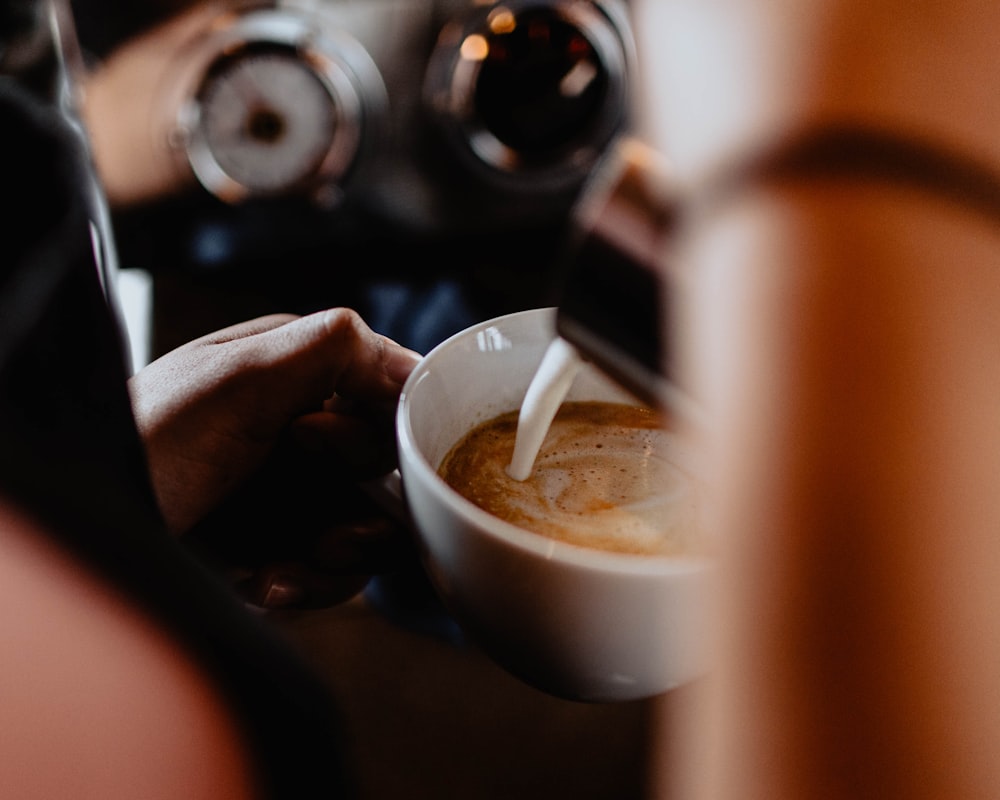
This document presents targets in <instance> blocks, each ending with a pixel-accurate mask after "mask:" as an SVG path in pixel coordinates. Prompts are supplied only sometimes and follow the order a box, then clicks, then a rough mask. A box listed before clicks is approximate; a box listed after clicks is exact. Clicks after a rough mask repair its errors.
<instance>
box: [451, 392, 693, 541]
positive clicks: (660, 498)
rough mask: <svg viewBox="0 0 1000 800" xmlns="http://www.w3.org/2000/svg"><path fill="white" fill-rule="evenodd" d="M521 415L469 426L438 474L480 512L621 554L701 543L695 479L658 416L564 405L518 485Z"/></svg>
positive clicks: (638, 409) (641, 410)
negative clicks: (515, 467)
mask: <svg viewBox="0 0 1000 800" xmlns="http://www.w3.org/2000/svg"><path fill="white" fill-rule="evenodd" d="M517 426H518V412H517V411H509V412H506V413H504V414H500V415H499V416H497V417H494V418H492V419H490V420H487V421H486V422H483V423H481V424H479V425H477V426H476V427H475V428H473V429H472V430H471V431H470V432H469V433H467V434H466V435H465V436H464V437H462V439H461V440H460V441H459V442H458V444H456V445H455V446H454V447H453V448H452V449H451V450H450V451H449V452H448V454H447V455H446V456H445V458H444V461H443V462H442V463H441V466H440V468H439V469H438V472H439V474H440V475H441V477H442V478H443V479H444V480H445V482H446V483H447V484H448V485H449V486H451V487H452V488H453V489H454V490H455V491H456V492H458V493H459V494H461V495H462V496H463V497H465V498H466V499H468V500H470V501H472V502H473V503H475V504H476V505H477V506H479V507H480V508H482V509H483V510H484V511H487V512H488V513H490V514H493V515H494V516H496V517H499V518H500V519H503V520H506V521H507V522H510V523H512V524H514V525H517V526H519V527H522V528H525V529H526V530H529V531H533V532H534V533H538V534H540V535H542V536H547V537H549V538H552V539H556V540H558V541H563V542H568V543H570V544H574V545H578V546H581V547H593V548H597V549H601V550H609V551H612V552H618V553H632V554H645V555H665V556H666V555H684V554H691V553H693V552H696V551H697V549H698V548H699V547H701V546H702V545H703V537H702V536H701V535H700V534H699V525H698V504H697V492H696V482H695V480H694V477H693V476H692V475H690V474H689V473H687V472H686V471H685V470H684V469H683V467H682V465H681V463H679V462H680V460H681V459H680V449H679V448H678V447H677V446H676V444H675V443H674V441H673V437H672V435H671V433H670V432H669V431H668V430H667V428H666V422H665V420H664V418H663V415H662V414H661V413H659V412H657V411H654V410H652V409H649V408H645V407H642V406H635V405H630V404H626V403H614V402H607V401H596V400H590V401H581V400H577V401H570V402H564V403H563V404H562V405H561V406H560V407H559V410H558V411H557V412H556V415H555V417H554V418H553V420H552V422H551V424H550V426H549V428H548V431H547V433H546V435H545V438H544V440H543V442H542V445H541V449H540V450H539V452H538V455H537V456H536V458H535V460H534V464H533V468H532V470H531V472H530V474H529V475H528V477H527V478H526V479H525V480H515V479H514V478H513V477H511V474H510V470H509V465H510V463H511V461H512V457H513V452H514V446H515V442H516V437H517Z"/></svg>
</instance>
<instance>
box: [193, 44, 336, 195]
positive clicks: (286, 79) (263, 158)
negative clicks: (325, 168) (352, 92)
mask: <svg viewBox="0 0 1000 800" xmlns="http://www.w3.org/2000/svg"><path fill="white" fill-rule="evenodd" d="M199 101H200V117H199V129H200V130H199V134H200V136H201V137H202V141H203V142H204V145H205V146H206V147H207V149H208V151H209V153H210V156H211V160H212V161H214V166H215V167H216V169H218V170H221V172H223V173H224V174H225V175H226V176H227V177H228V178H229V179H231V180H232V181H234V182H235V183H237V184H239V185H240V186H242V187H243V188H244V189H245V190H246V191H248V192H250V193H276V192H281V191H283V190H286V189H289V188H291V187H294V186H296V185H298V184H301V183H303V182H304V181H307V180H308V179H309V178H310V177H311V176H313V175H314V174H315V173H317V172H318V171H319V169H320V167H321V165H322V163H323V161H324V159H325V157H326V155H327V153H328V152H329V151H330V149H331V147H332V145H333V140H334V137H335V134H336V126H337V107H336V103H335V100H334V97H333V95H332V94H331V92H330V90H329V89H328V87H327V85H326V83H324V81H323V80H322V79H321V78H320V77H319V75H317V74H316V72H315V71H314V70H313V69H312V67H311V66H310V64H309V63H308V62H306V61H304V60H302V59H301V58H299V57H298V56H297V55H296V54H295V52H294V51H293V50H291V49H287V50H285V49H277V48H276V49H271V50H262V51H246V52H243V53H238V54H236V55H234V56H230V57H227V58H226V59H224V60H222V61H220V62H218V63H217V64H216V66H215V67H214V68H213V69H212V70H211V71H210V72H209V74H208V76H207V78H206V81H205V83H204V85H203V87H202V90H201V92H200V94H199ZM196 168H197V166H196Z"/></svg>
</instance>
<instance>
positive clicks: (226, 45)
mask: <svg viewBox="0 0 1000 800" xmlns="http://www.w3.org/2000/svg"><path fill="white" fill-rule="evenodd" d="M261 54H274V55H278V56H280V57H283V58H288V59H290V60H291V61H292V63H294V64H295V65H296V66H299V67H301V68H302V69H304V70H307V71H308V72H309V73H310V74H311V75H312V76H313V77H314V78H315V79H316V80H317V81H318V84H319V85H320V86H321V87H322V89H323V93H324V101H325V102H327V103H329V107H328V109H327V111H328V112H329V115H330V120H331V124H330V126H329V134H328V141H327V143H326V147H325V152H323V154H322V155H321V157H319V158H310V159H309V160H310V164H309V167H308V169H305V170H304V171H302V172H301V173H300V174H293V175H290V176H289V180H288V181H287V182H286V183H282V184H280V185H273V184H270V183H269V184H268V185H254V184H253V182H252V181H250V180H245V179H242V178H237V177H234V176H233V175H231V174H230V173H229V172H227V170H226V168H225V167H224V166H223V164H222V163H220V160H219V158H218V157H217V155H216V153H215V152H214V151H213V147H212V144H211V141H210V138H209V136H208V135H207V133H206V130H205V119H206V114H205V110H204V105H203V104H204V102H205V99H206V97H207V94H208V93H207V90H208V89H209V87H210V85H211V82H212V81H213V80H214V79H215V78H216V77H217V76H218V75H219V72H220V69H221V70H225V69H226V68H227V67H230V66H232V65H234V64H235V63H236V62H238V61H239V60H240V59H242V58H253V57H259V56H260V55H261ZM178 71H179V72H180V73H181V75H182V77H181V80H182V81H183V84H184V88H183V89H182V92H181V100H180V102H179V103H178V105H177V113H176V117H175V122H174V125H173V127H172V129H171V131H170V133H169V135H168V139H169V144H170V146H171V147H172V148H173V150H174V151H175V152H176V153H177V154H178V156H179V157H180V158H181V160H182V161H183V162H184V163H185V165H186V167H187V168H188V169H190V170H191V172H192V173H193V174H194V176H195V178H197V180H198V182H199V183H200V184H201V185H202V186H203V187H204V188H205V189H206V190H207V191H209V192H210V193H211V194H213V195H215V196H216V197H218V198H219V199H221V200H223V201H225V202H227V203H240V202H243V201H245V200H247V199H249V198H253V197H260V196H275V195H277V196H283V195H290V194H306V195H311V196H313V197H314V199H316V200H318V201H320V202H323V203H324V204H327V205H329V204H333V203H335V202H336V199H337V198H338V197H339V195H340V194H341V188H340V183H341V182H342V181H343V180H344V179H345V177H346V176H347V175H348V174H349V173H350V171H351V170H352V167H353V166H354V165H355V162H356V161H357V159H358V157H359V153H360V151H361V149H362V146H363V144H364V140H365V136H366V128H369V127H371V126H372V125H373V124H374V123H375V122H376V118H377V117H378V116H379V114H380V113H381V112H382V108H381V107H382V106H384V104H385V97H386V91H385V87H384V85H383V84H382V80H381V76H380V75H379V72H378V69H377V67H376V66H375V64H374V62H372V60H371V58H370V57H369V56H368V54H367V52H366V51H365V50H364V48H363V47H362V46H361V45H360V44H359V43H358V42H357V41H356V40H354V39H353V38H352V37H350V36H349V35H347V34H345V33H343V32H341V31H338V30H326V29H324V27H323V25H322V24H321V22H320V20H319V18H318V17H314V16H310V15H306V14H303V13H301V12H299V11H293V10H288V9H256V10H250V11H246V12H243V13H229V14H226V15H224V16H223V17H221V18H219V19H218V20H217V21H216V24H215V25H214V26H212V27H211V29H210V30H208V31H206V32H205V33H204V35H203V36H201V37H200V38H199V39H198V41H196V42H195V43H193V44H192V46H191V47H190V48H189V49H188V50H187V51H185V52H184V53H183V54H182V56H181V58H180V59H179V62H178Z"/></svg>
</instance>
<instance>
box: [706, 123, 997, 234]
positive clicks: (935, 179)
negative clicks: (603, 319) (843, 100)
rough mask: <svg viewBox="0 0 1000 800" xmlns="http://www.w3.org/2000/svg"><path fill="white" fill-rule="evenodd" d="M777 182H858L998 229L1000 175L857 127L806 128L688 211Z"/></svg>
mask: <svg viewBox="0 0 1000 800" xmlns="http://www.w3.org/2000/svg"><path fill="white" fill-rule="evenodd" d="M785 179H797V180H802V179H810V180H811V179H837V180H858V181H865V182H876V183H883V184H894V185H897V186H901V187H908V188H911V189H915V190H917V191H920V192H923V193H925V194H927V195H930V196H934V197H936V198H939V199H942V200H946V201H948V202H950V203H953V204H955V205H958V206H961V207H963V208H965V209H967V210H969V211H970V212H972V213H974V214H977V215H979V216H981V217H983V218H984V219H986V220H988V221H991V222H992V223H994V224H997V225H1000V171H998V170H997V169H996V168H992V167H991V166H990V165H988V164H986V163H985V162H983V161H981V160H979V159H978V158H976V157H974V156H972V155H970V154H967V153H963V152H961V151H958V150H956V149H953V148H950V147H948V146H945V145H943V144H941V143H938V142H935V141H931V140H930V139H927V138H922V137H919V136H916V135H910V134H905V133H902V132H899V131H893V130H888V129H885V128H878V127H873V126H868V125H863V124H855V123H841V124H830V125H825V126H822V127H818V128H814V129H809V130H807V131H805V132H803V133H800V134H798V135H796V136H794V137H793V138H791V139H789V140H788V141H786V142H783V143H782V144H780V145H778V146H776V147H771V148H769V149H767V150H765V151H763V152H759V153H757V154H755V155H753V156H752V157H750V158H748V159H745V160H743V161H741V162H739V163H738V164H736V165H735V166H731V167H729V168H728V169H724V170H722V172H721V173H720V175H719V176H718V177H717V178H716V179H715V180H711V181H709V183H708V188H707V190H706V191H704V192H702V193H700V197H699V199H698V200H697V201H696V203H695V204H694V207H695V208H696V209H699V210H704V209H706V208H709V209H710V208H713V207H715V206H716V205H719V204H723V203H725V202H727V201H728V200H730V199H732V198H734V197H735V196H737V195H739V194H741V193H742V192H743V191H745V190H746V189H747V188H748V187H750V186H753V185H754V184H760V183H766V182H771V181H778V180H785Z"/></svg>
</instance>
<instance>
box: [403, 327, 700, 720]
mask: <svg viewBox="0 0 1000 800" xmlns="http://www.w3.org/2000/svg"><path fill="white" fill-rule="evenodd" d="M556 338H557V337H556V333H555V309H552V308H545V309H533V310H530V311H523V312H518V313H515V314H510V315H507V316H504V317H499V318H496V319H492V320H487V321H484V322H482V323H479V324H477V325H474V326H472V327H470V328H468V329H466V330H464V331H462V332H460V333H458V334H456V335H454V336H452V337H451V338H449V339H448V340H446V341H444V342H442V343H441V344H439V345H438V346H437V347H435V348H434V349H433V350H432V351H431V352H429V353H428V354H427V355H426V356H424V358H423V359H422V361H421V362H420V363H419V364H418V365H417V366H416V368H415V369H414V370H413V372H412V373H411V374H410V377H409V379H408V380H407V382H406V384H405V386H404V387H403V392H402V396H401V398H400V403H399V409H398V412H397V425H396V431H397V437H398V444H399V472H400V475H401V484H402V492H403V497H404V500H405V504H406V509H407V511H408V514H409V517H410V518H411V519H412V521H413V523H414V528H415V532H416V536H417V543H418V545H419V548H420V552H421V557H422V559H423V563H424V566H425V568H426V571H427V575H428V577H429V578H430V580H431V582H432V584H433V586H434V588H435V590H436V591H437V593H438V595H439V596H440V598H441V600H442V601H443V603H444V605H445V607H446V608H447V609H448V611H449V612H450V613H451V615H452V616H453V618H454V619H455V621H456V622H457V623H458V624H459V625H460V626H461V627H462V629H463V631H464V632H465V634H466V635H467V637H468V639H469V640H470V641H472V642H475V643H476V644H478V645H479V646H480V647H481V648H482V649H483V651H485V653H486V654H487V655H489V656H490V657H491V658H493V660H494V661H496V662H497V663H498V664H500V665H501V666H502V667H504V668H505V669H507V670H508V671H509V672H511V673H512V674H514V675H516V676H517V677H519V678H521V679H522V680H524V681H525V682H527V683H529V684H531V685H533V686H535V687H537V688H539V689H541V690H543V691H545V692H547V693H549V694H553V695H556V696H559V697H564V698H569V699H574V700H586V701H620V700H635V699H638V698H644V697H650V696H652V695H655V694H659V693H661V692H664V691H666V690H667V689H670V688H672V687H674V686H677V685H679V684H682V683H685V682H687V681H689V680H691V679H693V678H695V677H697V676H698V675H700V674H702V673H703V671H704V669H705V667H706V662H707V652H708V645H709V642H708V638H707V632H708V629H709V620H710V614H709V601H710V600H711V596H712V591H711V585H710V584H711V576H712V575H713V574H714V567H713V562H712V559H711V557H710V556H709V555H706V554H705V553H703V552H702V550H701V548H700V547H691V548H687V547H686V546H685V547H681V548H679V549H678V550H677V551H676V552H674V551H670V550H669V548H668V552H654V553H651V554H649V553H638V554H637V553H633V552H621V551H620V550H619V549H605V548H604V547H596V546H589V545H581V544H580V543H578V542H572V541H568V540H566V539H565V538H558V537H552V536H548V535H544V534H542V533H538V532H536V531H533V530H531V529H530V528H529V527H527V526H526V525H522V524H515V523H513V522H510V521H508V520H506V519H503V518H501V517H500V516H497V515H496V514H493V513H490V512H488V511H486V510H484V509H483V508H481V507H479V506H478V505H476V503H474V502H472V501H471V500H469V499H468V498H467V497H466V496H464V495H463V494H462V493H461V492H459V491H456V490H455V489H454V488H453V487H452V486H451V485H449V483H448V482H447V481H446V480H445V479H444V478H443V477H442V475H441V474H440V472H439V469H440V468H441V465H442V463H443V462H444V461H445V460H446V457H447V456H448V454H449V452H451V451H452V449H453V448H455V446H456V444H457V443H459V442H460V441H462V440H463V439H464V438H465V437H466V436H468V435H469V433H470V431H473V430H474V429H476V428H477V427H478V426H480V425H482V424H484V423H486V424H489V423H490V421H491V420H495V419H497V418H501V417H503V415H507V414H517V413H518V411H519V409H520V408H521V406H522V404H523V401H524V398H525V395H526V393H527V390H528V388H529V385H530V384H531V382H532V379H533V377H534V376H535V374H536V373H537V372H538V370H539V366H540V364H541V362H542V360H543V358H544V356H545V354H546V351H547V350H548V349H549V347H550V345H551V344H552V342H553V341H554V340H556ZM575 403H583V404H584V406H586V408H583V407H579V408H583V411H582V412H581V413H582V414H583V417H584V418H585V417H586V416H587V415H588V414H595V413H599V412H600V411H601V410H602V406H600V404H605V403H608V404H622V405H626V406H635V405H637V404H638V403H637V401H636V400H635V398H634V397H633V396H632V395H631V394H629V393H627V392H625V391H624V390H623V389H622V388H621V387H620V386H618V385H617V384H616V383H614V382H613V381H611V380H610V379H609V378H607V377H606V376H605V375H603V374H602V373H600V372H599V371H598V370H597V369H595V368H593V367H592V366H591V365H589V364H586V365H584V367H583V368H582V369H581V370H580V371H579V373H578V374H577V375H576V376H575V378H574V380H573V383H572V387H571V388H570V390H569V393H568V394H567V395H566V397H565V404H567V407H568V408H570V409H573V408H574V406H573V404H575ZM591 404H594V405H591ZM667 411H668V413H669V409H668V410H667ZM627 413H629V414H631V413H632V412H627ZM636 413H639V414H642V413H645V412H636ZM592 421H593V419H591V422H592ZM587 427H589V428H593V427H594V426H593V425H592V424H588V426H587ZM666 427H667V429H668V430H669V431H671V432H670V434H669V435H668V437H667V440H666V441H667V451H668V454H669V458H668V461H669V462H670V463H671V464H673V465H674V466H676V467H677V468H678V470H679V472H678V473H677V474H678V475H679V474H681V473H683V474H684V475H688V474H690V472H691V471H690V470H689V469H687V466H688V464H689V462H690V458H689V455H688V453H687V452H686V451H685V447H684V443H683V439H682V438H681V437H680V436H679V435H676V432H675V431H673V430H672V429H671V426H670V425H668V426H666ZM640 430H641V428H640ZM600 443H601V442H592V444H593V445H594V447H593V450H598V451H599V450H603V449H604V448H603V447H601V448H598V447H596V445H597V444H600ZM508 459H509V456H508ZM505 466H506V464H504V463H503V459H502V458H501V459H500V462H499V466H498V468H499V469H503V468H504V467H505ZM668 473H669V471H668ZM651 480H652V479H651ZM677 485H678V486H683V485H684V483H683V481H680V480H679V481H678V484H677ZM664 488H665V490H666V491H668V492H669V491H670V490H669V485H667V486H665V487H664ZM682 496H683V493H681V494H680V495H678V497H682ZM689 499H690V498H689ZM689 510H690V506H686V505H685V504H684V503H683V502H679V503H676V504H673V505H670V506H668V507H667V508H666V510H665V512H664V513H665V516H666V518H667V519H668V520H670V521H671V522H670V524H674V523H677V522H678V520H679V519H681V518H682V517H683V516H684V515H685V514H687V513H689ZM582 516H584V517H586V516H588V515H586V514H584V515H582ZM638 538H640V539H641V538H642V537H641V536H640V537H638ZM681 538H683V537H681Z"/></svg>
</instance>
